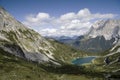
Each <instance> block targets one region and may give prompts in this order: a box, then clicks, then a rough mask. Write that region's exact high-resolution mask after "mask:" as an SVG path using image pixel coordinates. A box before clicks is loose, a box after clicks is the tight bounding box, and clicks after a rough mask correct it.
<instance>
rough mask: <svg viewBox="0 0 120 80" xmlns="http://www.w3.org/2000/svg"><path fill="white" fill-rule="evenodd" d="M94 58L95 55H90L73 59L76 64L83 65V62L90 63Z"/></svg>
mask: <svg viewBox="0 0 120 80" xmlns="http://www.w3.org/2000/svg"><path fill="white" fill-rule="evenodd" d="M94 58H96V57H94V56H90V57H84V58H77V59H75V60H73V61H72V63H73V64H76V65H82V64H85V63H90V62H91V61H92V60H93V59H94Z"/></svg>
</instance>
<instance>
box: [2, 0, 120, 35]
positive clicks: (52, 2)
mask: <svg viewBox="0 0 120 80" xmlns="http://www.w3.org/2000/svg"><path fill="white" fill-rule="evenodd" d="M119 4H120V0H0V5H1V6H2V7H4V8H5V9H6V10H7V11H8V12H9V13H10V14H12V15H13V16H14V17H15V18H16V19H17V20H19V21H21V22H23V23H25V24H26V25H28V26H31V28H33V29H35V30H36V31H38V32H40V33H41V34H43V35H46V33H47V34H54V33H55V32H58V31H59V30H63V29H66V30H67V31H66V32H65V30H64V31H61V32H59V34H60V33H64V34H63V35H65V34H69V33H71V35H75V34H77V35H81V34H80V33H85V32H86V31H87V30H88V29H89V28H90V27H84V26H85V25H87V24H88V25H90V24H92V23H91V21H94V20H98V19H101V18H104V19H105V18H115V17H119V14H120V5H119ZM80 11H81V13H85V15H89V16H84V18H88V17H89V18H90V15H91V16H94V19H93V18H90V19H89V20H86V21H85V20H84V21H85V23H86V24H81V23H80V22H82V21H83V19H82V20H81V17H80V18H75V17H76V16H78V14H79V12H80ZM39 13H40V14H39ZM41 13H42V14H41ZM69 13H70V14H69ZM81 13H80V16H81ZM38 14H39V15H42V16H38ZM66 14H67V15H66ZM98 14H99V15H98ZM116 15H117V16H116ZM66 16H67V17H66ZM95 16H97V17H95ZM37 17H38V18H37ZM61 17H62V21H64V22H66V23H67V24H66V23H62V22H61ZM63 17H64V18H63ZM41 18H42V19H41ZM43 18H45V19H43ZM65 18H67V19H65ZM29 19H31V20H33V21H30V20H29ZM63 19H64V20H63ZM31 22H33V24H32V25H30V23H31ZM39 22H40V23H42V25H41V24H38V23H39ZM47 22H48V23H47ZM68 24H71V25H68ZM76 24H79V25H76ZM58 25H59V26H58ZM72 25H73V26H72ZM80 25H81V26H82V27H80ZM66 26H71V27H66ZM75 29H76V30H78V29H79V30H81V32H80V33H75ZM73 30H74V31H73ZM83 30H84V31H83ZM69 31H71V32H69ZM67 32H68V33H67ZM72 33H74V34H72ZM59 34H58V35H59Z"/></svg>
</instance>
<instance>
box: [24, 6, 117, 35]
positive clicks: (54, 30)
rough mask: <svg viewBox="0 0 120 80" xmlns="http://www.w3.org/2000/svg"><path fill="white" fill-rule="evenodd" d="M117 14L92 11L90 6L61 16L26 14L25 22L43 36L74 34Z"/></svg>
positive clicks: (80, 33)
mask: <svg viewBox="0 0 120 80" xmlns="http://www.w3.org/2000/svg"><path fill="white" fill-rule="evenodd" d="M115 16H116V15H115V14H111V13H108V14H101V13H91V12H90V10H89V9H88V8H84V9H81V10H79V11H78V12H77V13H75V12H69V13H66V14H63V15H61V16H59V17H55V16H50V15H49V14H48V13H41V12H39V13H38V14H31V15H28V16H26V17H25V20H24V21H23V23H24V24H25V25H27V26H30V27H31V28H33V29H34V30H36V31H38V32H39V33H40V34H42V35H43V36H62V35H64V36H74V35H82V34H85V33H86V32H87V31H88V30H89V28H90V27H91V25H92V21H94V20H99V19H108V18H114V17H115Z"/></svg>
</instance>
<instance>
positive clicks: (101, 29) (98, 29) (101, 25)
mask: <svg viewBox="0 0 120 80" xmlns="http://www.w3.org/2000/svg"><path fill="white" fill-rule="evenodd" d="M119 34H120V20H112V19H109V20H101V21H97V22H95V23H94V24H93V25H92V28H91V30H90V31H89V33H88V34H87V36H89V37H92V38H95V37H97V36H104V37H105V39H106V40H110V39H112V38H113V37H116V36H118V35H119Z"/></svg>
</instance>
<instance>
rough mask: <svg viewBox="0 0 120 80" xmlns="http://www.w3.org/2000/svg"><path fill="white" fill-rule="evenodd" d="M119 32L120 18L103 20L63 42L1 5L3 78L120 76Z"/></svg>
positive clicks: (0, 68) (99, 79)
mask: <svg viewBox="0 0 120 80" xmlns="http://www.w3.org/2000/svg"><path fill="white" fill-rule="evenodd" d="M98 24H99V25H100V26H99V25H98ZM96 25H97V28H96ZM108 26H111V28H108ZM116 28H117V29H116ZM107 29H109V32H107ZM102 33H103V34H102ZM106 34H110V35H109V36H106ZM119 34H120V20H105V21H104V20H103V21H98V22H97V23H95V24H94V25H93V27H92V29H90V32H89V33H88V34H85V35H84V36H82V37H77V38H76V37H75V39H70V40H69V39H65V40H62V41H63V42H61V41H59V39H58V40H55V39H53V38H45V37H43V36H41V35H40V34H39V33H38V32H36V31H34V30H32V29H30V28H28V27H26V26H25V25H23V24H22V23H21V22H19V21H17V20H16V19H15V18H14V17H12V16H11V15H10V14H9V13H8V12H7V11H6V10H5V9H4V8H2V7H0V80H80V79H81V80H93V79H95V80H104V79H106V80H109V79H113V80H114V79H120V38H119V37H120V36H119ZM68 38H69V37H68ZM66 40H69V41H70V42H68V41H66ZM72 40H73V41H72ZM64 41H65V42H64ZM66 42H67V43H66ZM66 44H67V45H66ZM81 49H82V50H81ZM93 49H95V50H93Z"/></svg>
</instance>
